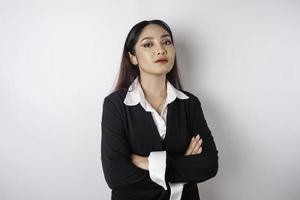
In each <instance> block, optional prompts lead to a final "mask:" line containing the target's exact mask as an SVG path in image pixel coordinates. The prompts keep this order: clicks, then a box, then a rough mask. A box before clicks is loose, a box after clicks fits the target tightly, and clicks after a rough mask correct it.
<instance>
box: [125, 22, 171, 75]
mask: <svg viewBox="0 0 300 200" xmlns="http://www.w3.org/2000/svg"><path fill="white" fill-rule="evenodd" d="M135 49H136V55H132V54H131V53H130V52H128V53H129V57H130V61H131V63H132V64H134V65H137V64H138V66H139V68H140V72H141V71H143V72H144V73H148V74H154V75H163V74H167V73H168V72H169V71H171V69H172V67H173V65H174V61H175V46H174V44H173V42H172V40H171V36H170V34H169V33H168V31H166V30H165V29H164V28H162V27H161V26H159V25H156V24H149V25H147V26H146V27H144V29H143V31H142V32H141V34H140V36H139V38H138V41H137V43H136V44H135ZM158 59H167V62H155V61H157V60H158Z"/></svg>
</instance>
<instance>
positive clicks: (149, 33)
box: [139, 24, 170, 41]
mask: <svg viewBox="0 0 300 200" xmlns="http://www.w3.org/2000/svg"><path fill="white" fill-rule="evenodd" d="M166 34H167V35H170V34H169V33H168V31H166V30H165V29H164V28H163V27H161V26H159V25H156V24H149V25H147V26H145V27H144V29H143V30H142V32H141V34H140V36H139V41H141V40H142V39H143V38H145V37H154V38H160V37H161V36H162V35H166Z"/></svg>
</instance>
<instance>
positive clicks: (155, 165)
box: [124, 76, 189, 200]
mask: <svg viewBox="0 0 300 200" xmlns="http://www.w3.org/2000/svg"><path fill="white" fill-rule="evenodd" d="M177 97H178V98H179V99H188V98H189V97H188V96H187V95H185V94H184V93H183V92H181V91H179V90H178V89H176V88H175V87H174V86H173V85H172V84H171V83H170V82H169V81H168V80H167V98H166V102H165V104H164V106H163V109H162V111H161V114H159V113H158V112H157V111H156V110H155V109H154V108H153V107H152V106H151V104H150V103H149V102H148V101H147V100H146V99H145V96H144V92H143V89H142V87H141V85H140V82H139V76H137V77H136V78H135V80H134V81H133V82H132V84H131V85H130V86H129V88H128V92H127V94H126V97H125V100H124V103H125V104H126V105H128V106H133V105H137V104H138V103H140V104H141V106H142V107H143V108H144V110H145V111H147V112H151V114H152V117H153V119H154V122H155V124H156V127H157V130H158V132H159V134H160V137H161V138H162V139H164V138H165V136H166V117H167V110H168V104H169V103H171V102H173V101H174V100H175V99H176V98H177ZM148 161H149V174H150V178H151V179H152V180H153V181H154V182H156V183H157V184H159V185H161V186H162V187H163V188H164V189H165V190H167V185H166V182H165V171H166V151H153V152H151V153H150V155H149V157H148ZM168 184H169V185H170V188H171V195H170V200H180V199H181V195H182V190H183V186H184V184H185V183H170V182H169V183H168Z"/></svg>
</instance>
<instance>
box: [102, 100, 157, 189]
mask: <svg viewBox="0 0 300 200" xmlns="http://www.w3.org/2000/svg"><path fill="white" fill-rule="evenodd" d="M122 118H123V117H122V114H121V106H120V105H118V104H117V103H116V102H114V101H113V100H111V99H109V98H107V97H106V98H105V99H104V103H103V112H102V121H101V129H102V135H101V160H102V168H103V173H104V178H105V180H106V182H107V184H108V186H109V187H110V188H111V189H126V188H132V187H134V188H141V187H147V188H149V187H152V186H153V184H156V183H154V182H153V181H152V180H151V179H150V176H149V172H148V171H147V170H144V169H141V168H139V167H137V166H135V165H134V164H133V163H132V162H131V159H130V155H131V152H130V148H129V145H128V142H127V140H126V137H125V132H124V125H123V119H122Z"/></svg>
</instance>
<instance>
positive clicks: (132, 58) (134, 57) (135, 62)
mask: <svg viewBox="0 0 300 200" xmlns="http://www.w3.org/2000/svg"><path fill="white" fill-rule="evenodd" d="M128 55H129V60H130V62H131V64H133V65H137V64H138V62H137V58H136V56H135V55H132V54H131V53H130V52H128Z"/></svg>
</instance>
